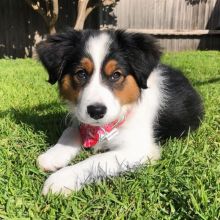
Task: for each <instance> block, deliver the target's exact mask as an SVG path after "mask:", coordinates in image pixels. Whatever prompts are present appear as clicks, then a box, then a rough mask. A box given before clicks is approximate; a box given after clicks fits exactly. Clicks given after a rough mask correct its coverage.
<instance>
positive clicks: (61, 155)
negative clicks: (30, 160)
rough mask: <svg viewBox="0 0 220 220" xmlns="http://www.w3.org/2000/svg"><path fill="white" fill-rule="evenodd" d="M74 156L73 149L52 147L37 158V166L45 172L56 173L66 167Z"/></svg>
mask: <svg viewBox="0 0 220 220" xmlns="http://www.w3.org/2000/svg"><path fill="white" fill-rule="evenodd" d="M73 156H74V152H73V149H72V148H71V147H65V148H64V147H52V148H50V149H49V150H48V151H46V152H45V153H43V154H41V155H40V156H39V157H38V158H37V164H38V166H39V167H40V169H41V170H43V171H55V170H57V169H59V168H62V167H65V166H66V165H67V164H68V163H69V162H70V161H71V159H72V158H73Z"/></svg>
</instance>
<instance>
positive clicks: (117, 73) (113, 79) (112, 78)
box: [109, 70, 123, 82]
mask: <svg viewBox="0 0 220 220" xmlns="http://www.w3.org/2000/svg"><path fill="white" fill-rule="evenodd" d="M122 77H123V75H122V73H121V72H120V71H119V70H117V71H115V72H114V73H113V74H112V75H111V76H110V78H109V80H110V81H111V82H117V81H118V80H119V79H121V78H122Z"/></svg>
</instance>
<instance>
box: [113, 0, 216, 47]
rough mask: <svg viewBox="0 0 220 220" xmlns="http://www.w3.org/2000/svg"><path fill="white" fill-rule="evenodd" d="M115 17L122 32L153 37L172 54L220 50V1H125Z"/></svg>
mask: <svg viewBox="0 0 220 220" xmlns="http://www.w3.org/2000/svg"><path fill="white" fill-rule="evenodd" d="M115 16H116V18H117V27H118V28H126V29H131V31H134V30H135V31H142V32H145V33H149V34H153V35H155V36H156V37H157V38H158V39H160V42H161V44H162V46H163V47H164V49H165V50H168V51H180V50H195V49H203V50H204V49H220V0H135V1H134V0H121V1H120V2H119V3H118V4H117V6H116V8H115ZM213 30H214V31H213Z"/></svg>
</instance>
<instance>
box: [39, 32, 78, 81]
mask: <svg viewBox="0 0 220 220" xmlns="http://www.w3.org/2000/svg"><path fill="white" fill-rule="evenodd" d="M80 41H81V32H79V31H75V30H73V31H69V32H67V33H62V34H54V35H50V36H48V37H47V39H46V40H44V41H41V42H40V43H38V44H37V46H36V51H37V54H38V56H39V59H40V60H41V62H42V63H43V65H44V67H45V68H46V70H47V72H48V74H49V80H48V82H50V83H51V84H54V83H56V82H57V81H58V80H59V79H61V77H62V75H63V71H64V68H65V65H66V62H67V60H68V56H71V54H73V53H74V52H75V51H76V50H77V47H78V45H79V44H80Z"/></svg>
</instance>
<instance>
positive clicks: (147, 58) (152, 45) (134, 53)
mask: <svg viewBox="0 0 220 220" xmlns="http://www.w3.org/2000/svg"><path fill="white" fill-rule="evenodd" d="M116 39H117V42H118V45H119V47H120V48H121V50H122V52H123V53H125V56H126V57H127V59H128V62H129V65H130V67H131V69H132V74H134V77H135V79H136V81H137V83H138V85H139V86H140V87H141V88H147V85H146V84H147V78H148V76H149V75H150V73H151V72H152V70H153V69H154V68H155V67H156V66H157V64H158V63H159V60H160V56H161V48H160V47H159V46H158V43H157V41H156V39H155V38H153V37H152V36H150V35H147V34H143V33H128V32H124V31H116Z"/></svg>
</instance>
